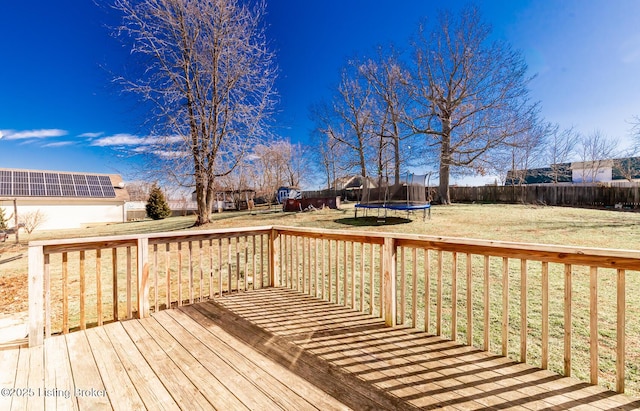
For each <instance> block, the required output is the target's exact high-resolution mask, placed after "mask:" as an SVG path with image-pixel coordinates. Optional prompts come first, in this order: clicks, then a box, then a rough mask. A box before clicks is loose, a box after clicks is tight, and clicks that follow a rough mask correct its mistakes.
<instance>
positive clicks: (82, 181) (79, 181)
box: [73, 174, 91, 197]
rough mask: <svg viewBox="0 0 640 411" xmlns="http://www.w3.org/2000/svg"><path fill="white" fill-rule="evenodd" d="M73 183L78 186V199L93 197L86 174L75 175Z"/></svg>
mask: <svg viewBox="0 0 640 411" xmlns="http://www.w3.org/2000/svg"><path fill="white" fill-rule="evenodd" d="M73 182H74V184H75V186H76V194H77V195H78V197H91V195H90V193H89V186H88V185H87V178H86V177H85V175H84V174H74V175H73Z"/></svg>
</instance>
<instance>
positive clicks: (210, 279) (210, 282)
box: [209, 239, 215, 299]
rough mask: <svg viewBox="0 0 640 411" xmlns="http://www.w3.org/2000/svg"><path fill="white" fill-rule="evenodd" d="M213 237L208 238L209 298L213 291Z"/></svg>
mask: <svg viewBox="0 0 640 411" xmlns="http://www.w3.org/2000/svg"><path fill="white" fill-rule="evenodd" d="M213 267H214V265H213V239H210V240H209V299H213V297H214V294H215V291H214V290H213V270H214V268H213Z"/></svg>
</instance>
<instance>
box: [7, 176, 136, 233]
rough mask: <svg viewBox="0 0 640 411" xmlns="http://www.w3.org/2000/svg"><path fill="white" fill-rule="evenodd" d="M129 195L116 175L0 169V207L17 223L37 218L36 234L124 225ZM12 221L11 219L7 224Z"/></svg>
mask: <svg viewBox="0 0 640 411" xmlns="http://www.w3.org/2000/svg"><path fill="white" fill-rule="evenodd" d="M128 200H129V194H128V192H127V190H126V188H125V186H124V182H123V180H122V177H121V176H120V175H118V174H97V173H74V172H63V171H43V170H20V169H5V168H2V169H0V207H1V208H3V209H4V212H5V216H6V217H9V216H10V215H13V214H14V203H15V207H16V208H17V211H18V217H19V219H20V220H22V219H24V218H25V217H31V218H33V217H34V216H36V215H37V216H38V218H39V220H40V221H39V223H38V224H37V227H36V230H54V229H63V228H80V227H82V226H84V225H87V224H94V223H115V222H124V221H126V210H125V203H126V202H127V201H128ZM12 221H13V219H11V222H12Z"/></svg>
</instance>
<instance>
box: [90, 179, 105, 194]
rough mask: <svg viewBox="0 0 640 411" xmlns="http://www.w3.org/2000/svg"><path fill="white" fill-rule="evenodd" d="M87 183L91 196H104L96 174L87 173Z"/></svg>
mask: <svg viewBox="0 0 640 411" xmlns="http://www.w3.org/2000/svg"><path fill="white" fill-rule="evenodd" d="M87 184H88V185H89V193H90V194H91V197H104V195H103V194H102V187H100V180H98V176H91V175H88V176H87Z"/></svg>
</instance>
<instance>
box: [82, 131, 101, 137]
mask: <svg viewBox="0 0 640 411" xmlns="http://www.w3.org/2000/svg"><path fill="white" fill-rule="evenodd" d="M103 134H104V133H103V132H102V131H100V132H98V133H82V134H80V135H78V137H86V138H98V137H100V136H102V135H103Z"/></svg>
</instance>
